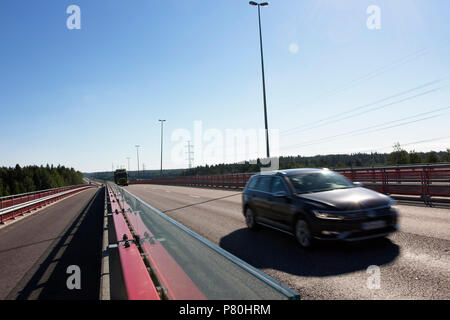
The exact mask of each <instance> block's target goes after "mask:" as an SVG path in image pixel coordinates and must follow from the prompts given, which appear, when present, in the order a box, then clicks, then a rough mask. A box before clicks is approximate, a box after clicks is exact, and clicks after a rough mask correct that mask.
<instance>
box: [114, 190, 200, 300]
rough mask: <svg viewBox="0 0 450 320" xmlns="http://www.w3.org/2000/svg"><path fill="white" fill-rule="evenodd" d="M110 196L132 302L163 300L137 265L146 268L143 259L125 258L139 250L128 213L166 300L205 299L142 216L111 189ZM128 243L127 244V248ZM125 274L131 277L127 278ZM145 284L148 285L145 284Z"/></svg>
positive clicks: (126, 283) (126, 282)
mask: <svg viewBox="0 0 450 320" xmlns="http://www.w3.org/2000/svg"><path fill="white" fill-rule="evenodd" d="M109 193H110V199H112V200H111V209H112V215H113V219H114V225H115V230H116V236H117V240H118V241H119V244H118V245H119V253H120V252H121V251H122V252H123V253H122V254H121V255H120V259H121V263H122V266H123V267H122V270H123V273H124V279H125V286H126V288H127V292H128V297H129V299H134V298H136V299H139V300H146V299H151V300H159V299H160V297H159V296H158V297H156V296H155V295H154V292H155V290H156V289H154V288H155V286H154V284H153V282H149V280H150V281H151V278H149V273H148V271H147V270H146V269H145V272H144V269H142V268H140V267H138V265H141V266H142V265H144V266H145V264H144V262H143V259H142V257H141V256H140V255H139V256H133V255H130V256H125V255H124V253H126V252H129V251H134V250H138V248H137V246H136V244H135V243H134V238H133V236H132V234H131V232H130V230H129V227H128V225H127V222H126V221H125V219H124V215H123V214H125V216H126V218H127V221H128V223H129V224H130V225H131V227H132V228H133V231H134V234H135V235H137V236H138V239H139V245H140V246H141V249H142V251H143V252H144V253H145V254H146V258H147V259H148V261H149V263H150V265H151V268H152V271H153V272H154V273H155V276H156V278H157V279H158V281H159V282H160V284H161V285H162V287H164V288H165V290H166V292H165V293H166V295H167V297H168V298H169V299H172V300H204V299H206V297H205V296H204V295H203V294H202V293H201V292H200V290H199V289H198V288H197V286H196V285H195V284H194V283H193V282H192V280H191V279H190V278H189V276H188V275H187V274H186V273H185V272H184V271H183V269H182V268H181V267H180V266H179V265H178V263H177V262H176V261H175V260H174V259H173V258H172V256H171V255H170V254H169V253H168V252H167V250H166V249H165V248H164V247H163V246H162V245H161V243H160V242H159V240H158V239H156V238H155V237H154V235H153V234H152V232H151V231H150V230H149V229H148V227H147V226H146V225H145V224H144V222H143V221H142V219H141V216H140V215H139V213H137V212H134V211H133V210H132V209H131V208H130V206H129V205H128V204H127V203H126V202H124V201H121V198H120V196H119V195H117V194H115V193H114V191H113V190H112V189H111V190H109ZM122 213H123V214H122ZM120 240H121V241H120ZM128 240H129V241H128ZM125 243H127V245H126V246H125ZM138 251H139V250H138ZM130 265H133V266H134V267H132V268H131V269H133V270H134V271H133V273H131V274H129V273H130ZM141 269H142V270H141ZM139 270H141V271H139ZM137 272H138V273H137ZM126 274H129V275H128V277H127V276H126ZM143 283H145V285H144V284H143ZM145 287H148V288H147V290H144V289H145ZM137 292H141V293H140V294H141V296H139V294H138V293H137ZM131 297H134V298H131Z"/></svg>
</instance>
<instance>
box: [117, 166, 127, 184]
mask: <svg viewBox="0 0 450 320" xmlns="http://www.w3.org/2000/svg"><path fill="white" fill-rule="evenodd" d="M114 182H115V183H116V184H118V185H119V186H127V185H128V173H127V170H125V169H117V170H116V171H115V172H114Z"/></svg>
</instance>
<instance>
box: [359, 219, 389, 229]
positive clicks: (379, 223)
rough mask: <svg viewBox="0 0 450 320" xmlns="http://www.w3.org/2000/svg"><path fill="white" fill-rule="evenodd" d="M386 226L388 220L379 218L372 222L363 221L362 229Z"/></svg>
mask: <svg viewBox="0 0 450 320" xmlns="http://www.w3.org/2000/svg"><path fill="white" fill-rule="evenodd" d="M385 226H386V221H383V220H377V221H370V222H365V223H363V224H362V229H363V230H373V229H379V228H384V227H385Z"/></svg>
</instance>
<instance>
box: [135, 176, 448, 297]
mask: <svg viewBox="0 0 450 320" xmlns="http://www.w3.org/2000/svg"><path fill="white" fill-rule="evenodd" d="M127 190H129V191H130V192H132V193H133V194H135V195H136V196H138V197H139V198H141V199H142V200H144V201H146V202H147V203H149V204H151V205H152V206H154V207H156V208H157V209H159V210H161V211H163V212H165V213H166V214H167V215H169V216H170V217H172V218H174V219H175V220H177V221H179V222H180V223H182V224H184V225H185V226H187V227H188V228H190V229H192V230H194V231H195V232H197V233H199V234H201V235H202V236H204V237H205V238H207V239H209V240H211V241H212V242H214V243H216V244H218V245H220V246H221V247H222V248H224V249H226V250H228V251H229V252H231V253H233V254H235V255H236V256H238V257H239V258H241V259H243V260H244V261H246V262H248V263H250V264H252V265H253V266H255V267H257V268H259V269H261V270H262V271H264V272H266V273H267V274H269V275H271V276H272V277H274V278H275V279H277V280H278V281H281V282H283V283H285V284H286V285H288V286H289V287H291V288H292V289H294V290H296V291H298V292H299V293H300V295H301V297H302V298H303V299H450V277H449V275H450V210H449V209H437V208H425V207H418V206H404V205H402V206H399V209H400V214H399V216H400V217H399V218H400V225H401V231H399V232H397V233H395V234H393V235H391V236H390V237H389V238H388V239H380V240H374V241H369V242H361V243H354V244H345V243H343V244H341V243H323V244H320V245H319V246H318V247H317V248H315V249H314V250H313V251H305V250H303V249H301V248H299V247H298V246H297V244H296V242H295V240H294V238H293V237H291V236H289V235H286V234H283V233H280V232H277V231H273V230H271V229H267V228H263V229H262V230H260V231H258V232H251V231H249V230H248V229H247V228H246V226H245V221H244V218H243V216H242V213H241V210H242V209H241V196H240V192H239V191H232V190H218V189H202V188H189V187H176V186H161V185H131V186H128V187H127ZM371 265H377V266H379V268H380V288H379V289H369V288H368V285H367V283H368V281H369V277H370V276H371V274H370V273H367V268H368V267H369V266H371Z"/></svg>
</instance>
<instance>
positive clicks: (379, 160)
mask: <svg viewBox="0 0 450 320" xmlns="http://www.w3.org/2000/svg"><path fill="white" fill-rule="evenodd" d="M438 162H450V149H447V150H446V151H440V152H436V151H430V152H416V151H409V152H408V151H406V150H403V149H402V148H401V146H400V144H398V143H397V144H395V145H394V151H393V152H391V153H376V152H375V153H354V154H330V155H316V156H311V157H302V156H300V155H299V156H289V157H280V158H279V167H280V169H294V168H308V167H309V168H311V167H312V168H330V169H337V168H358V167H374V166H389V165H408V164H421V163H423V164H425V163H438ZM262 166H263V163H261V160H260V159H256V160H255V161H252V162H250V161H245V162H240V163H231V164H216V165H211V166H209V165H205V166H198V167H195V168H191V169H172V170H163V172H162V175H161V173H160V171H159V170H146V171H139V173H138V172H137V171H131V172H128V178H129V180H130V181H134V180H138V179H139V180H145V179H154V178H160V177H161V176H162V177H174V176H201V175H217V174H229V173H253V172H259V171H260V169H261V167H262ZM85 176H86V177H89V178H92V179H98V180H111V181H112V180H113V179H114V174H113V172H111V171H109V172H94V173H85Z"/></svg>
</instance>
